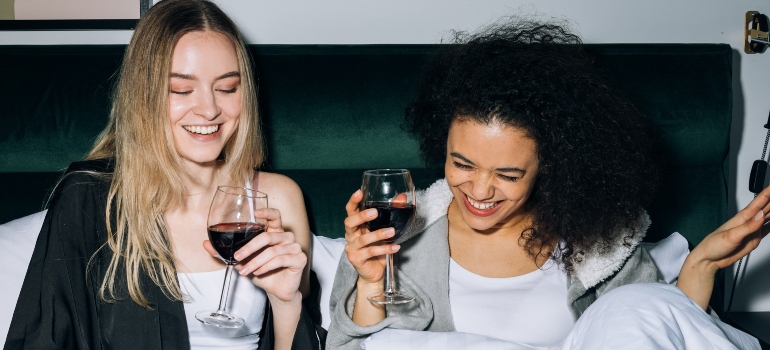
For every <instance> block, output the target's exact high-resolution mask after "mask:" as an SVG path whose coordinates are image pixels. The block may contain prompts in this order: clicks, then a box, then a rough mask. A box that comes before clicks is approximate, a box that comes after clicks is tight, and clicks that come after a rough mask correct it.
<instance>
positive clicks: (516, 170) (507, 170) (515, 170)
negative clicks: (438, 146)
mask: <svg viewBox="0 0 770 350" xmlns="http://www.w3.org/2000/svg"><path fill="white" fill-rule="evenodd" d="M449 155H450V156H452V157H455V158H459V159H460V160H462V161H463V162H466V163H468V164H470V165H473V166H475V165H476V164H475V163H473V162H472V161H471V160H470V159H468V158H465V157H464V156H463V155H462V154H460V153H457V152H451V153H449ZM495 170H496V171H499V172H503V173H521V175H522V176H523V175H524V174H526V173H527V171H526V170H524V169H521V168H516V167H513V168H496V169H495Z"/></svg>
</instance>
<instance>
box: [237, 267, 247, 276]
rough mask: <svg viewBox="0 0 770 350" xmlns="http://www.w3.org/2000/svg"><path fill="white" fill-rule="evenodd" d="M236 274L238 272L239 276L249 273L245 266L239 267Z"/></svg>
mask: <svg viewBox="0 0 770 350" xmlns="http://www.w3.org/2000/svg"><path fill="white" fill-rule="evenodd" d="M238 274H240V275H241V276H246V275H248V274H249V270H247V269H245V268H243V269H240V270H238Z"/></svg>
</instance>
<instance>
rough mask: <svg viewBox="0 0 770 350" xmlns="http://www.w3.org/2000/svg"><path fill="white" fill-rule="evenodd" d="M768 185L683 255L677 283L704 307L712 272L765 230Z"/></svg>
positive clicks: (769, 200) (752, 244)
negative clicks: (683, 261)
mask: <svg viewBox="0 0 770 350" xmlns="http://www.w3.org/2000/svg"><path fill="white" fill-rule="evenodd" d="M769 212H770V187H768V188H765V189H764V190H763V191H762V192H761V193H760V194H759V195H758V196H757V198H754V200H753V201H751V203H749V205H748V206H746V208H745V209H743V210H741V211H740V212H738V214H736V215H735V216H733V217H732V218H731V219H730V220H728V221H727V222H725V223H724V224H723V225H722V226H720V227H719V228H717V229H716V230H715V231H714V232H712V233H711V234H709V235H708V236H706V238H704V239H703V241H701V242H700V244H698V245H697V246H696V247H695V248H694V249H693V250H692V252H690V254H689V255H688V256H687V259H686V260H685V263H684V265H683V266H682V270H681V271H680V273H679V280H678V281H677V286H678V287H679V288H680V289H681V290H682V291H684V293H685V294H687V296H689V297H690V298H691V299H693V300H694V301H696V302H697V303H698V304H699V305H701V307H703V308H704V309H706V307H707V306H708V302H709V299H710V298H711V292H712V290H713V288H714V275H715V274H716V272H717V271H718V270H719V269H722V268H725V267H728V266H730V265H732V264H733V263H735V262H736V261H738V260H739V259H741V258H742V257H744V256H746V255H747V254H749V253H750V252H751V251H752V250H754V249H756V248H757V246H759V242H760V241H762V238H764V237H765V236H766V235H767V233H768V230H767V229H766V228H763V225H764V224H765V223H767V221H768V218H769V217H770V215H768V213H769Z"/></svg>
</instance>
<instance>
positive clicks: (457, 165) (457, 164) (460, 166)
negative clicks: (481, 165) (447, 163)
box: [452, 161, 473, 170]
mask: <svg viewBox="0 0 770 350" xmlns="http://www.w3.org/2000/svg"><path fill="white" fill-rule="evenodd" d="M452 163H454V166H455V168H457V169H461V170H473V167H472V166H470V165H467V164H463V163H460V162H457V161H453V162H452Z"/></svg>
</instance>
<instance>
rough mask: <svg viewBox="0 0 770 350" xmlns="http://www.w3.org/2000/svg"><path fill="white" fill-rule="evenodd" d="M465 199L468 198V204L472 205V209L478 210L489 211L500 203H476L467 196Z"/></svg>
mask: <svg viewBox="0 0 770 350" xmlns="http://www.w3.org/2000/svg"><path fill="white" fill-rule="evenodd" d="M465 198H468V203H469V204H470V205H472V206H473V207H474V208H476V209H479V210H489V209H492V208H494V207H496V206H497V205H498V204H500V202H501V201H497V202H491V203H484V202H477V201H475V200H473V199H471V197H468V196H467V195H466V196H465Z"/></svg>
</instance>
